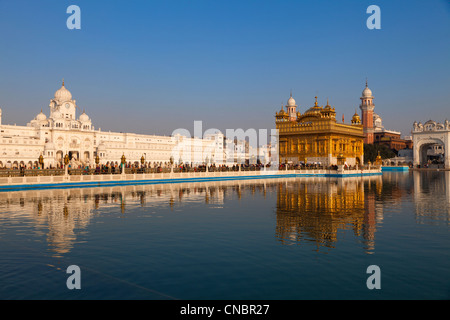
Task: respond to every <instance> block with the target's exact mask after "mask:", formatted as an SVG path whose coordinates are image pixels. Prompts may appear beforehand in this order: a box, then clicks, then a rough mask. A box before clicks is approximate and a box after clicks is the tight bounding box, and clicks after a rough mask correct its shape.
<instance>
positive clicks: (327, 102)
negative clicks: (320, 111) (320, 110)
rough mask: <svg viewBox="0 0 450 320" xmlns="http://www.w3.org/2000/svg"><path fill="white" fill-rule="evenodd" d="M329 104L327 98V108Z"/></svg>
mask: <svg viewBox="0 0 450 320" xmlns="http://www.w3.org/2000/svg"><path fill="white" fill-rule="evenodd" d="M329 105H330V104H329V103H328V97H327V106H329Z"/></svg>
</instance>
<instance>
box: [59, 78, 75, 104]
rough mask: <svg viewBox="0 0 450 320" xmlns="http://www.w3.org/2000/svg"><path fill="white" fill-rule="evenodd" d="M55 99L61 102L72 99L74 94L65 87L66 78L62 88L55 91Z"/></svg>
mask: <svg viewBox="0 0 450 320" xmlns="http://www.w3.org/2000/svg"><path fill="white" fill-rule="evenodd" d="M55 100H58V101H59V102H64V101H69V100H72V94H71V93H70V91H69V90H67V89H66V87H64V80H63V83H62V86H61V88H60V89H58V90H57V91H56V92H55Z"/></svg>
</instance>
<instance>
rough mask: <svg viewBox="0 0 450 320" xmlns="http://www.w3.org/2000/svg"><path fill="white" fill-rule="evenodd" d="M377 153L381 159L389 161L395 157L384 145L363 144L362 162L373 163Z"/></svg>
mask: <svg viewBox="0 0 450 320" xmlns="http://www.w3.org/2000/svg"><path fill="white" fill-rule="evenodd" d="M378 152H380V156H381V159H389V158H393V157H395V156H396V154H395V152H394V151H392V150H391V149H389V147H388V146H386V145H384V144H378V143H377V144H366V143H365V144H364V162H365V163H367V162H369V161H370V162H372V163H374V162H375V160H376V158H377V156H378Z"/></svg>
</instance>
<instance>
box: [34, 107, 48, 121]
mask: <svg viewBox="0 0 450 320" xmlns="http://www.w3.org/2000/svg"><path fill="white" fill-rule="evenodd" d="M36 120H39V121H44V120H47V116H46V115H45V114H44V113H42V110H41V112H40V113H39V114H38V115H37V116H36Z"/></svg>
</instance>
